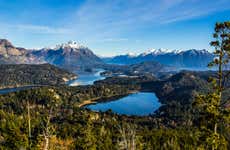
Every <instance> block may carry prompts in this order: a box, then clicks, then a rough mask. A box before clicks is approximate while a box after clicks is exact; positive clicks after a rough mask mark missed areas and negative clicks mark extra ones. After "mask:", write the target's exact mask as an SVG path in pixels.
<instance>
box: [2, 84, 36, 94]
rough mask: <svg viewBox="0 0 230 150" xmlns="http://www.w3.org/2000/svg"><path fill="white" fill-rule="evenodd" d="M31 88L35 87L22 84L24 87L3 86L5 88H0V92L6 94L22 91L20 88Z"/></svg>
mask: <svg viewBox="0 0 230 150" xmlns="http://www.w3.org/2000/svg"><path fill="white" fill-rule="evenodd" d="M31 88H35V86H24V87H16V88H5V89H0V94H7V93H11V92H17V91H22V90H26V89H31Z"/></svg>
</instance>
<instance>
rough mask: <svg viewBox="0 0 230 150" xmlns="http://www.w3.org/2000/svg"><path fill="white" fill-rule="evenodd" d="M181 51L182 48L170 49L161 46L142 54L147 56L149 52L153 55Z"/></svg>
mask: <svg viewBox="0 0 230 150" xmlns="http://www.w3.org/2000/svg"><path fill="white" fill-rule="evenodd" d="M180 52H181V50H169V49H163V48H159V49H150V50H148V51H146V52H144V53H142V54H141V55H142V56H146V55H149V54H152V55H162V54H167V53H175V54H178V53H180Z"/></svg>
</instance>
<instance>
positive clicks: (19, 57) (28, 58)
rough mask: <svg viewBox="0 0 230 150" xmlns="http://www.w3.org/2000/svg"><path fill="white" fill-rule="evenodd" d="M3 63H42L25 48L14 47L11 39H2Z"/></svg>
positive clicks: (0, 58)
mask: <svg viewBox="0 0 230 150" xmlns="http://www.w3.org/2000/svg"><path fill="white" fill-rule="evenodd" d="M0 63H1V64H21V63H25V64H29V63H34V64H37V63H42V61H39V60H38V59H37V58H36V57H35V56H33V55H32V54H31V53H30V52H29V51H27V50H26V49H24V48H18V47H14V46H13V45H12V44H11V43H10V42H9V41H7V40H5V39H0Z"/></svg>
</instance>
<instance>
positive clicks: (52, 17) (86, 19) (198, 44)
mask: <svg viewBox="0 0 230 150" xmlns="http://www.w3.org/2000/svg"><path fill="white" fill-rule="evenodd" d="M229 19H230V0H0V38H7V39H9V40H10V41H11V42H12V43H13V44H14V45H16V46H21V47H26V48H41V47H46V46H53V45H56V44H59V43H63V42H66V41H69V40H75V41H79V42H80V43H82V44H84V45H86V46H88V47H89V48H90V49H92V50H93V51H94V52H95V53H96V54H98V55H104V56H109V55H116V54H123V53H127V52H133V53H139V52H142V51H145V50H148V49H150V48H168V49H192V48H196V49H209V50H211V48H210V47H209V42H210V41H211V34H212V32H213V28H214V24H215V22H216V21H226V20H229Z"/></svg>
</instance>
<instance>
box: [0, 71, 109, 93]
mask: <svg viewBox="0 0 230 150" xmlns="http://www.w3.org/2000/svg"><path fill="white" fill-rule="evenodd" d="M103 71H104V70H102V69H96V70H95V71H94V72H93V73H80V74H78V78H77V79H76V80H72V81H69V82H68V83H67V84H68V85H69V86H78V85H92V84H93V82H94V81H97V80H103V79H105V77H103V76H101V75H100V74H101V73H102V72H103ZM33 87H34V86H25V87H16V88H5V89H0V94H7V93H11V92H16V91H21V90H26V89H30V88H33Z"/></svg>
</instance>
